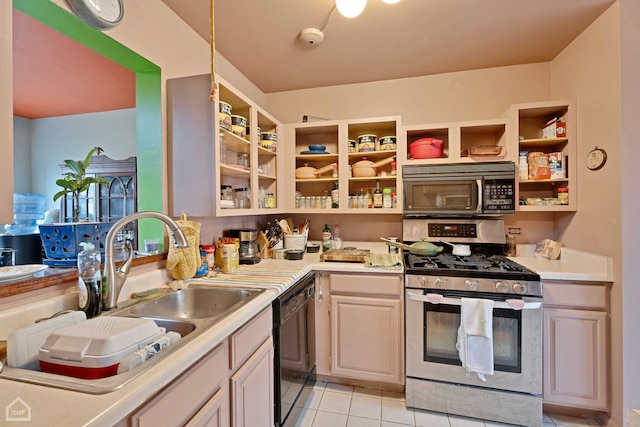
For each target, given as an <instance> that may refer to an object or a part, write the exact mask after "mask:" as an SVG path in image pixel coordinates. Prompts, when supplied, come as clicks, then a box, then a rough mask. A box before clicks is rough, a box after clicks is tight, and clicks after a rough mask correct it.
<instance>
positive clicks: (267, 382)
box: [231, 337, 274, 427]
mask: <svg viewBox="0 0 640 427" xmlns="http://www.w3.org/2000/svg"><path fill="white" fill-rule="evenodd" d="M231 396H232V398H231V413H232V423H231V425H232V426H234V427H241V426H244V427H259V426H265V427H266V426H272V425H273V405H274V401H273V340H272V339H271V337H269V339H268V340H267V341H265V342H264V343H263V344H262V346H260V348H259V349H258V350H257V351H256V352H255V353H254V354H253V356H251V357H250V358H249V360H248V361H247V362H246V363H245V364H244V365H243V366H242V367H241V368H240V369H239V370H238V372H236V373H235V374H234V375H233V376H232V377H231Z"/></svg>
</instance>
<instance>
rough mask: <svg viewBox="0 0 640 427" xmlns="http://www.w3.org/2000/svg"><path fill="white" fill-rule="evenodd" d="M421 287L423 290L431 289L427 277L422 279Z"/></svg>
mask: <svg viewBox="0 0 640 427" xmlns="http://www.w3.org/2000/svg"><path fill="white" fill-rule="evenodd" d="M420 285H422V287H423V288H427V287H429V279H427V278H426V277H421V278H420Z"/></svg>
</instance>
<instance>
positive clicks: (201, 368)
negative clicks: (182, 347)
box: [130, 340, 229, 427]
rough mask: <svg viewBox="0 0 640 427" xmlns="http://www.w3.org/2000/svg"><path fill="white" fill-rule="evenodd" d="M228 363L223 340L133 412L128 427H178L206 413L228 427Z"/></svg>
mask: <svg viewBox="0 0 640 427" xmlns="http://www.w3.org/2000/svg"><path fill="white" fill-rule="evenodd" d="M228 360H229V351H228V344H227V340H225V341H224V342H223V343H221V344H220V345H218V346H217V347H216V348H215V349H213V350H212V351H211V352H210V353H209V354H208V355H206V356H205V357H204V358H203V359H202V360H201V361H200V362H198V363H196V365H194V366H193V367H191V368H190V369H189V370H188V371H187V372H185V373H184V374H183V375H182V376H181V377H180V378H178V379H177V380H175V381H174V382H173V383H171V384H170V385H169V386H168V387H167V388H166V389H165V390H163V391H161V392H160V393H159V394H158V395H156V396H155V397H154V398H153V399H152V400H151V401H150V402H149V403H147V404H146V405H144V406H143V407H142V408H141V409H139V410H138V411H136V413H135V414H133V415H132V416H131V419H130V425H131V426H132V427H145V426H159V425H162V426H180V425H185V424H186V423H187V422H189V421H190V420H191V419H192V418H193V417H196V420H197V419H202V418H203V417H204V418H210V417H209V416H205V412H206V413H207V414H214V413H216V412H217V413H219V414H220V416H221V417H222V418H224V419H226V424H225V423H223V424H222V425H229V421H228V420H229V393H228V385H227V381H228V372H227V366H228V362H227V361H228ZM205 407H206V408H205ZM201 411H203V412H201ZM194 422H196V421H194ZM194 425H198V424H194Z"/></svg>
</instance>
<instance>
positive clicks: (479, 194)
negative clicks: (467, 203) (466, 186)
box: [476, 179, 482, 213]
mask: <svg viewBox="0 0 640 427" xmlns="http://www.w3.org/2000/svg"><path fill="white" fill-rule="evenodd" d="M476 184H477V185H478V206H476V212H477V213H481V212H482V180H481V179H476Z"/></svg>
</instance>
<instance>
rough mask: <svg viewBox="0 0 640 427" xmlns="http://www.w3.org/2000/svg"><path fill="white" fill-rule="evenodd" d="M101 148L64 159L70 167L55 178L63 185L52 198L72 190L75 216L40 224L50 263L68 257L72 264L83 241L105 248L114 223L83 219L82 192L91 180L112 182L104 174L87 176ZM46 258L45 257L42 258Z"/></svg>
mask: <svg viewBox="0 0 640 427" xmlns="http://www.w3.org/2000/svg"><path fill="white" fill-rule="evenodd" d="M102 151H103V150H102V148H100V147H94V148H92V149H91V151H89V153H88V154H87V156H86V157H85V159H84V160H70V159H67V160H65V161H64V163H65V165H66V166H67V167H68V168H69V170H70V171H69V172H67V173H65V175H64V178H61V179H58V180H56V184H57V185H59V186H60V187H62V190H60V191H58V192H57V193H56V194H55V195H54V196H53V201H54V202H55V201H57V200H58V199H60V198H61V197H63V196H65V195H67V194H71V195H72V196H73V201H74V209H73V220H74V222H70V223H60V224H41V225H40V226H39V228H40V239H41V240H42V245H43V247H44V251H45V254H46V256H47V260H48V261H49V263H51V265H66V264H64V263H63V261H61V260H69V262H71V264H73V263H74V262H75V261H74V260H75V258H76V255H77V253H78V252H79V251H80V250H81V249H80V248H79V245H80V243H82V242H91V243H93V244H94V246H95V247H97V248H98V250H99V251H101V252H103V251H104V240H105V238H106V235H107V233H108V232H109V229H110V228H111V226H112V224H111V223H106V222H105V223H103V222H86V221H85V222H80V221H79V220H80V196H81V194H82V193H84V192H85V191H87V190H88V189H89V187H90V186H91V185H92V184H105V185H109V182H108V181H107V180H106V179H104V178H99V177H93V176H87V168H88V167H89V165H90V163H91V156H93V154H94V153H97V154H100V153H101V152H102ZM43 261H44V260H43Z"/></svg>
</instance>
